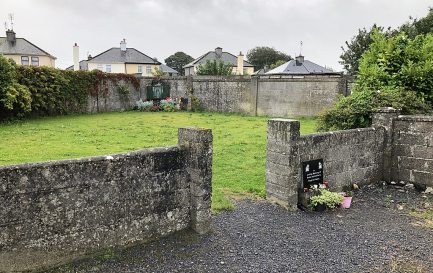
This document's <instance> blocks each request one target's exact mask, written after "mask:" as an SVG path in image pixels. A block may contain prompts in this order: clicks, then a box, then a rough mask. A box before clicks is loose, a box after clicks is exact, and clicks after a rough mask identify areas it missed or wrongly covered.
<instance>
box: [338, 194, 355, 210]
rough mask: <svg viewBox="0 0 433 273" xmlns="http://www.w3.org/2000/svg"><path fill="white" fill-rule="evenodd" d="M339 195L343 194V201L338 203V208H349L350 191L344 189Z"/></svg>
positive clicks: (350, 200)
mask: <svg viewBox="0 0 433 273" xmlns="http://www.w3.org/2000/svg"><path fill="white" fill-rule="evenodd" d="M340 195H341V196H343V202H342V203H341V205H340V208H342V209H349V208H350V205H351V204H352V196H353V192H352V191H345V192H341V193H340Z"/></svg>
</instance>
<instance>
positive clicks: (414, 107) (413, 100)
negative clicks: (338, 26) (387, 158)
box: [318, 32, 433, 131]
mask: <svg viewBox="0 0 433 273" xmlns="http://www.w3.org/2000/svg"><path fill="white" fill-rule="evenodd" d="M372 37H373V43H372V44H371V45H370V47H369V49H368V50H367V51H366V52H365V53H364V54H363V55H362V58H361V61H360V67H359V74H358V78H357V80H356V82H355V87H354V88H353V93H352V95H350V96H348V97H342V98H340V100H339V101H338V103H337V104H336V105H335V106H334V107H333V108H331V109H329V110H327V111H325V112H324V113H322V114H321V115H320V116H319V123H318V124H319V126H318V127H319V128H318V129H319V130H322V131H323V130H339V129H341V130H342V129H352V128H360V127H368V126H370V125H371V117H372V112H373V111H374V109H376V108H379V107H385V106H391V107H394V108H398V109H401V110H402V114H420V113H429V112H431V110H432V107H433V88H432V86H433V36H432V35H430V34H429V35H419V36H416V37H415V38H414V39H412V40H411V39H409V38H408V37H407V36H406V35H405V34H404V33H402V34H399V35H397V36H391V37H387V36H385V35H384V34H382V33H379V32H375V33H373V35H372Z"/></svg>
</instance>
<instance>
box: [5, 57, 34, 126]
mask: <svg viewBox="0 0 433 273" xmlns="http://www.w3.org/2000/svg"><path fill="white" fill-rule="evenodd" d="M16 76H17V73H16V67H15V65H14V63H13V62H12V61H10V60H7V59H5V58H3V57H2V56H1V55H0V120H2V119H5V118H7V117H11V116H22V115H24V113H27V112H29V111H30V110H31V102H32V98H31V94H30V91H29V89H28V88H27V87H26V86H23V85H21V84H19V83H18V82H17V81H16Z"/></svg>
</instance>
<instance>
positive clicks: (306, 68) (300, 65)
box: [265, 55, 341, 75]
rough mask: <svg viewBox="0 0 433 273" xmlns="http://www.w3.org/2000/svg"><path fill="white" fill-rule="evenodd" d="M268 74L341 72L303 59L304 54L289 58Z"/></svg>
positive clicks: (328, 73)
mask: <svg viewBox="0 0 433 273" xmlns="http://www.w3.org/2000/svg"><path fill="white" fill-rule="evenodd" d="M265 74H266V75H269V74H287V75H309V74H321V75H326V74H327V75H331V74H341V73H340V72H334V71H332V70H330V69H327V68H325V67H323V66H320V65H318V64H316V63H313V62H311V61H309V60H305V58H304V56H302V55H299V56H297V57H296V58H295V59H294V60H290V61H288V62H286V63H284V64H282V65H280V66H278V67H276V68H274V69H272V70H270V71H268V72H266V73H265Z"/></svg>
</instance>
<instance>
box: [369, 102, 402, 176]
mask: <svg viewBox="0 0 433 273" xmlns="http://www.w3.org/2000/svg"><path fill="white" fill-rule="evenodd" d="M399 115H400V110H398V109H394V108H392V107H383V108H379V109H377V110H376V111H375V112H374V113H373V127H383V128H385V139H384V145H383V147H384V151H383V165H382V168H383V172H382V173H383V177H382V179H383V180H384V181H386V182H388V183H389V182H391V175H392V136H393V128H394V126H393V121H394V119H396V118H397V117H398V116H399Z"/></svg>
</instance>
